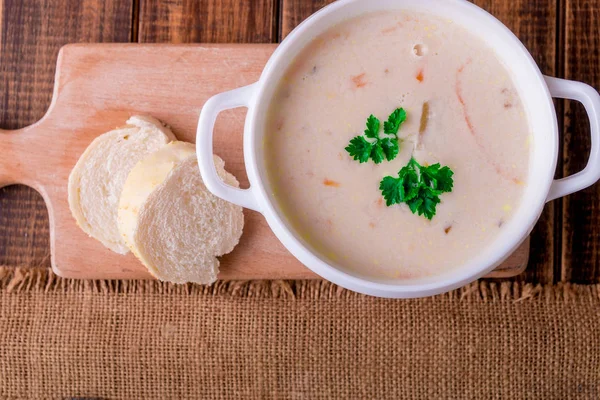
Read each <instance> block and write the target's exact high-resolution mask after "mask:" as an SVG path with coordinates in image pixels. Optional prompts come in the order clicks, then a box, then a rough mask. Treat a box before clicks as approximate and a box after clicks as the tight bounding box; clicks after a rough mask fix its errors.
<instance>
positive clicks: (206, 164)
mask: <svg viewBox="0 0 600 400" xmlns="http://www.w3.org/2000/svg"><path fill="white" fill-rule="evenodd" d="M255 85H256V83H253V84H252V85H248V86H243V87H240V88H237V89H234V90H230V91H228V92H223V93H219V94H217V95H215V96H213V97H211V98H210V99H208V101H207V102H206V103H205V104H204V107H202V111H200V119H199V121H198V129H197V131H196V154H197V156H198V166H199V167H200V175H202V180H203V181H204V184H205V185H206V187H207V189H208V190H210V191H211V193H212V194H214V195H215V196H217V197H220V198H222V199H223V200H226V201H228V202H230V203H233V204H237V205H239V206H242V207H246V208H249V209H252V210H255V211H259V212H260V210H259V207H258V204H257V202H256V198H255V197H254V194H253V193H252V187H250V188H248V189H239V188H236V187H233V186H231V185H227V184H225V183H224V182H223V181H222V180H221V178H219V175H217V170H216V168H215V164H214V162H213V130H214V127H215V121H216V120H217V115H219V113H220V112H221V111H223V110H228V109H230V108H237V107H249V105H250V103H251V102H252V98H253V95H254V89H255Z"/></svg>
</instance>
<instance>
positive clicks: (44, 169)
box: [0, 44, 529, 279]
mask: <svg viewBox="0 0 600 400" xmlns="http://www.w3.org/2000/svg"><path fill="white" fill-rule="evenodd" d="M275 46H276V45H274V44H243V45H160V44H159V45H140V44H91V45H90V44H76V45H68V46H65V47H63V48H62V49H61V51H60V53H59V55H58V63H57V67H56V79H55V85H54V94H53V98H52V103H51V105H50V108H49V109H48V112H47V113H46V115H45V116H44V117H43V118H42V119H41V120H40V121H39V122H37V123H36V124H34V125H31V126H29V127H26V128H23V129H20V130H17V131H10V132H0V186H6V185H9V184H13V183H22V184H25V185H29V186H31V187H33V188H34V189H36V190H38V191H39V192H40V193H41V194H42V196H43V198H44V200H45V202H46V205H47V207H48V214H49V219H50V246H51V254H52V268H53V269H54V271H55V272H56V273H57V274H58V275H60V276H63V277H69V278H85V279H140V278H151V276H150V274H149V273H148V272H147V271H146V269H145V268H144V266H142V265H141V264H140V263H139V262H138V261H137V259H136V258H135V257H134V256H133V255H131V254H129V255H126V256H122V255H118V254H115V253H113V252H111V251H110V250H108V249H106V248H105V247H103V246H102V245H101V244H100V243H99V242H97V241H96V240H94V239H91V238H89V237H88V236H87V235H86V234H84V233H83V232H82V231H81V230H80V229H79V228H78V227H77V225H76V224H75V221H74V219H73V217H72V216H71V212H70V211H69V205H68V203H67V180H68V177H69V173H70V172H71V169H72V168H73V166H74V165H75V163H76V161H77V159H78V158H79V156H80V155H81V153H82V152H83V151H84V150H85V148H86V147H87V146H88V145H89V144H90V142H91V141H92V140H93V139H94V138H95V137H96V136H98V135H100V134H102V133H104V132H106V131H109V130H111V129H113V128H115V127H118V126H121V125H123V124H124V122H125V121H126V120H127V118H128V117H129V116H130V115H133V114H149V115H152V116H154V117H157V118H159V119H160V120H162V121H164V122H165V123H167V124H168V125H170V126H171V127H172V129H173V132H174V133H175V135H176V136H177V137H178V139H179V140H185V141H190V142H194V141H195V140H194V135H195V132H196V123H197V121H198V115H199V113H200V109H201V108H202V105H203V104H204V102H205V101H206V100H207V99H208V98H209V97H210V96H212V95H213V94H216V93H219V92H223V91H226V90H230V89H234V88H236V87H239V86H243V85H247V84H249V83H252V82H255V81H256V80H258V78H259V75H260V73H261V71H262V68H263V66H264V65H265V63H266V61H267V59H268V58H269V56H270V55H271V53H272V52H273V50H274V48H275ZM245 112H246V110H245V109H236V110H230V111H226V112H224V113H222V114H221V115H220V116H219V120H218V121H217V125H216V128H215V153H216V154H218V155H220V156H221V157H222V158H223V159H224V160H225V162H226V167H227V169H228V170H229V171H230V172H232V173H233V174H234V175H235V176H236V177H237V178H238V179H239V180H240V182H241V183H242V187H247V185H248V180H247V177H246V173H245V170H244V163H243V153H242V130H243V123H244V116H245ZM245 217H246V225H245V227H244V234H243V236H242V239H241V241H240V244H239V245H238V246H237V247H236V249H235V250H234V251H233V252H232V253H231V254H228V255H226V256H224V257H222V259H221V271H222V272H221V274H220V275H219V277H220V278H222V279H310V278H317V276H316V275H315V274H314V273H312V272H311V271H310V270H308V269H307V268H306V267H304V266H303V265H302V264H300V262H298V261H297V260H296V259H295V258H294V257H293V256H292V255H291V254H290V253H288V251H287V250H286V249H285V248H284V247H283V246H282V245H281V244H280V243H279V241H278V240H277V238H276V237H275V236H274V235H273V233H272V232H271V230H270V229H269V227H268V225H267V223H266V222H265V220H264V218H263V217H262V216H261V215H260V214H258V213H256V212H253V211H249V210H245ZM528 257H529V239H527V240H526V241H525V242H524V243H523V244H522V245H521V247H520V248H519V249H518V250H517V251H516V252H515V253H514V254H513V255H512V256H511V257H510V258H509V259H508V260H507V261H506V262H504V264H502V265H501V266H500V267H498V268H497V269H496V270H495V271H493V272H492V273H491V274H490V275H489V276H491V277H509V276H513V275H516V274H519V273H521V272H522V271H523V270H524V269H525V267H526V266H527V260H528Z"/></svg>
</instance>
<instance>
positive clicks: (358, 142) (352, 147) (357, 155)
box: [346, 136, 373, 163]
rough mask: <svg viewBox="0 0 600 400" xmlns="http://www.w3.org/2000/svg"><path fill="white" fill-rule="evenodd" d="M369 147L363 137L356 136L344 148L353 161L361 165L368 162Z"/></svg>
mask: <svg viewBox="0 0 600 400" xmlns="http://www.w3.org/2000/svg"><path fill="white" fill-rule="evenodd" d="M372 147H373V145H371V143H370V142H367V139H365V138H364V137H363V136H356V137H355V138H353V139H352V140H350V144H349V145H348V147H346V151H347V152H348V153H349V154H350V155H351V156H352V157H353V158H354V159H355V160H358V161H359V162H361V163H364V162H367V161H369V156H370V155H371V148H372Z"/></svg>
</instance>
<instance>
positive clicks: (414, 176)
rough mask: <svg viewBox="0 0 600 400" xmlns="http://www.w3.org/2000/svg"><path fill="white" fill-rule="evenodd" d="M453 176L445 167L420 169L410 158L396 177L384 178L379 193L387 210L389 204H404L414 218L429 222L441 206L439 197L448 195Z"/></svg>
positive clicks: (434, 165)
mask: <svg viewBox="0 0 600 400" xmlns="http://www.w3.org/2000/svg"><path fill="white" fill-rule="evenodd" d="M452 175H454V172H452V170H451V169H450V168H448V167H440V164H433V165H430V166H428V167H425V166H422V165H420V164H419V163H418V162H417V160H415V159H414V158H411V159H410V161H409V162H408V164H406V166H404V167H402V169H400V171H399V172H398V177H397V178H394V177H392V176H386V177H385V178H383V179H382V180H381V182H380V183H379V190H381V194H382V195H383V198H384V199H385V204H386V205H387V206H388V207H389V206H391V205H392V204H399V203H406V204H407V205H408V207H409V208H410V211H412V213H413V214H417V213H418V214H419V215H424V216H425V218H427V219H431V218H433V216H434V215H435V209H436V206H437V205H438V203H439V202H440V195H441V194H442V193H445V192H451V191H452V187H453V184H454V180H453V179H452Z"/></svg>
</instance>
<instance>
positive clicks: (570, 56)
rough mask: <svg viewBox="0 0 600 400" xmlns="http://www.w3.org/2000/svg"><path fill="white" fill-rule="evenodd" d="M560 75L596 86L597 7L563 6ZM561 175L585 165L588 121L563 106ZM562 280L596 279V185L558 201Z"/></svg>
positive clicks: (599, 217) (599, 264) (599, 72)
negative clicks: (561, 234) (560, 201)
mask: <svg viewBox="0 0 600 400" xmlns="http://www.w3.org/2000/svg"><path fill="white" fill-rule="evenodd" d="M565 13H566V27H565V44H566V46H565V55H564V65H565V77H566V78H567V79H573V80H578V81H583V82H586V83H588V84H590V85H592V86H594V87H595V88H596V89H597V88H599V87H600V3H598V1H592V0H588V1H586V0H567V1H566V5H565ZM563 132H564V137H565V140H564V143H565V146H564V156H563V157H564V166H563V169H564V174H565V175H570V174H574V173H576V172H578V171H580V170H581V169H583V168H584V167H585V164H586V162H587V159H588V156H589V147H590V136H589V134H590V133H589V132H590V130H589V122H588V118H587V116H586V113H585V111H584V109H583V106H581V104H579V103H577V102H571V101H567V102H566V103H565V120H564V129H563ZM562 254H563V256H562V280H567V281H573V282H581V283H589V282H598V281H600V186H599V185H595V186H592V187H590V188H588V189H586V190H584V191H582V192H579V193H575V194H572V195H570V196H567V197H565V198H564V200H563V240H562Z"/></svg>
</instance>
